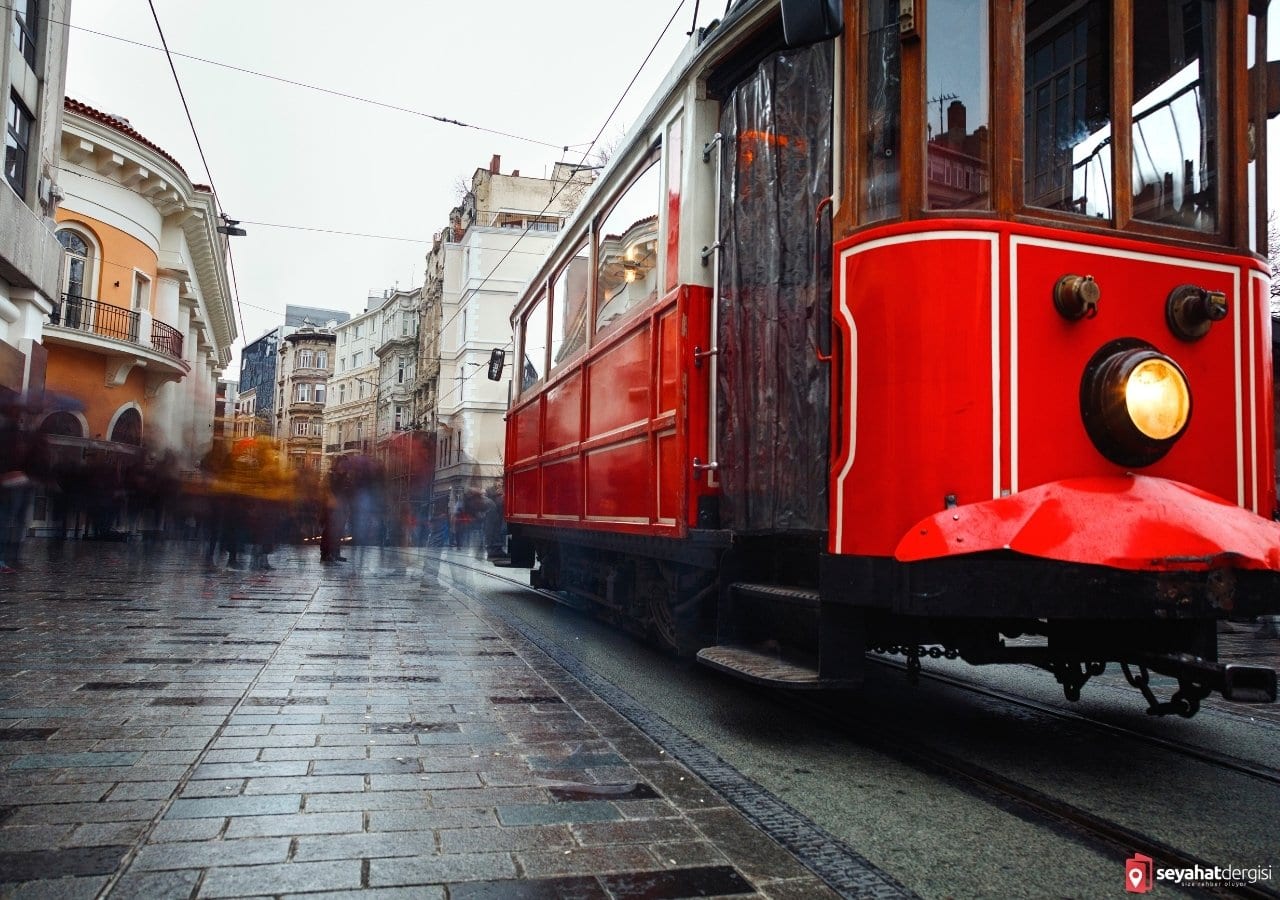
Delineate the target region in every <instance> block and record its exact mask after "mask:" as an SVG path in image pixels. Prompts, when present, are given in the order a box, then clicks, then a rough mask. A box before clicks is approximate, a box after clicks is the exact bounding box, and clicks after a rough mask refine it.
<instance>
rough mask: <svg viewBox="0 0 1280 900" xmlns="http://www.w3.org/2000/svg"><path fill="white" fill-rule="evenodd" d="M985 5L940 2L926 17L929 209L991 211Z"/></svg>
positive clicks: (983, 0)
mask: <svg viewBox="0 0 1280 900" xmlns="http://www.w3.org/2000/svg"><path fill="white" fill-rule="evenodd" d="M987 28H988V16H987V0H959V2H955V3H947V4H943V3H939V4H936V5H934V6H932V7H930V9H929V18H928V30H929V33H928V44H927V46H928V57H927V59H926V66H927V70H928V91H929V95H928V103H927V104H926V107H925V134H927V135H928V142H929V143H928V148H927V151H926V153H927V157H928V170H927V175H926V179H927V180H926V189H927V190H928V193H929V197H928V204H929V208H930V209H990V208H991V139H990V127H989V123H990V111H989V99H988V98H989V95H990V91H989V87H988V79H987V71H988V68H987V67H988V62H989V59H990V55H989V54H990V51H989V47H988V33H987Z"/></svg>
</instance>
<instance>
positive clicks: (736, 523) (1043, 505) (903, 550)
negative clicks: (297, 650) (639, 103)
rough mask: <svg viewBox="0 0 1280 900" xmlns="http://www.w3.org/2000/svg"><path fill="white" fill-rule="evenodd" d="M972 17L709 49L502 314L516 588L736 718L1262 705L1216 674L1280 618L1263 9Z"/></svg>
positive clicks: (739, 17) (732, 37) (693, 59)
mask: <svg viewBox="0 0 1280 900" xmlns="http://www.w3.org/2000/svg"><path fill="white" fill-rule="evenodd" d="M960 6H961V5H960V4H954V3H948V2H946V0H931V2H929V3H928V4H927V5H925V4H922V3H920V2H916V3H915V4H908V5H905V6H903V7H901V8H900V6H899V4H898V3H897V2H896V0H895V2H888V0H875V2H871V0H866V2H863V0H845V2H844V3H843V4H841V3H839V2H837V0H794V2H792V0H784V2H782V3H781V4H779V3H778V2H777V0H739V2H738V3H736V4H735V5H734V6H733V7H732V8H731V10H730V11H729V12H728V13H727V14H726V16H725V19H724V20H723V21H722V22H719V23H717V24H716V25H715V26H713V27H712V28H711V29H704V30H703V32H702V33H700V34H699V35H698V37H697V38H696V39H695V40H694V42H693V43H692V44H691V47H690V49H689V50H688V51H687V53H686V55H685V56H684V57H683V58H682V59H681V61H680V63H679V64H678V65H677V67H676V68H675V69H674V70H673V72H672V73H671V75H670V76H669V77H668V79H667V82H666V84H665V85H664V87H663V89H662V90H661V91H660V92H659V94H658V95H657V96H655V98H654V100H653V101H652V102H651V103H650V106H649V108H648V109H647V111H646V113H645V115H644V117H643V119H642V120H641V122H640V123H639V124H638V126H637V127H636V128H635V129H634V131H633V133H632V134H631V135H630V137H629V139H628V141H627V143H626V144H624V146H623V147H622V148H620V150H619V152H618V154H617V156H616V157H615V158H614V160H613V161H612V163H611V166H610V168H609V170H608V171H606V172H605V174H604V175H603V177H602V178H601V179H600V180H599V181H598V183H597V185H596V186H595V188H594V189H593V191H592V193H591V194H590V195H588V197H587V198H586V199H585V200H584V202H583V204H582V206H581V207H580V208H579V211H578V213H577V215H576V216H575V218H574V219H573V220H572V221H571V222H570V224H569V226H568V227H567V228H566V229H565V231H564V232H563V234H562V238H561V240H560V242H559V243H558V246H557V249H556V250H555V251H554V252H553V253H552V255H551V257H550V258H549V259H548V260H547V262H546V263H545V265H544V266H543V268H542V270H541V271H540V273H539V275H538V276H537V277H536V278H535V279H534V280H533V282H532V283H531V285H530V286H529V288H528V289H527V291H526V292H525V294H524V296H523V297H522V299H521V301H520V303H519V304H518V305H517V308H516V311H515V313H514V315H513V325H514V329H515V335H516V341H517V344H516V346H517V354H516V358H517V359H518V360H520V364H519V365H518V366H517V368H518V369H519V371H518V372H517V377H516V381H517V384H516V385H515V391H514V398H513V401H512V405H511V409H510V412H509V414H508V417H507V428H508V433H507V454H506V459H507V474H506V516H507V520H508V526H509V529H510V532H511V555H512V559H513V562H514V563H516V564H524V565H530V566H533V565H536V569H535V571H534V573H533V581H534V583H535V584H537V585H541V586H543V587H546V588H548V589H550V590H553V591H557V592H559V596H561V597H563V598H565V599H567V600H569V601H571V602H574V603H581V604H588V605H591V606H593V607H595V608H596V609H598V610H602V611H604V612H606V613H607V614H608V615H611V616H613V617H614V618H616V619H617V620H618V621H620V622H623V623H626V624H628V625H631V626H633V627H636V628H639V629H643V630H644V631H646V632H648V633H651V634H653V635H655V636H656V637H658V638H659V639H660V640H662V641H663V642H665V643H666V644H667V645H669V646H670V647H672V648H674V649H676V650H678V651H680V652H687V653H695V652H696V653H697V655H698V658H699V660H700V661H702V662H704V663H707V664H708V665H712V666H714V667H717V668H720V669H723V670H725V671H729V672H733V673H735V674H739V675H742V676H744V677H747V678H749V679H752V680H754V681H757V682H761V683H767V684H775V685H781V686H786V687H824V686H834V687H846V686H851V685H856V684H857V683H858V682H859V681H860V680H861V673H862V667H863V665H864V659H865V652H866V651H868V650H872V649H875V650H880V651H889V652H896V653H900V654H903V655H905V656H906V657H907V658H908V668H909V670H911V671H913V672H914V671H916V670H918V669H919V666H920V658H921V656H927V655H930V654H931V653H932V655H935V656H936V655H939V654H941V653H945V654H947V655H949V656H955V655H958V656H960V657H962V658H964V659H966V660H968V661H970V662H973V663H979V664H981V663H994V662H1026V663H1032V664H1035V665H1038V666H1040V667H1042V668H1045V669H1047V670H1049V671H1051V672H1053V673H1054V675H1055V676H1056V677H1057V678H1058V680H1059V681H1060V682H1061V683H1062V684H1063V686H1064V688H1065V690H1066V692H1067V695H1068V696H1069V697H1072V698H1073V699H1074V698H1075V697H1077V696H1078V695H1079V691H1080V687H1081V686H1082V685H1083V684H1084V682H1085V681H1087V679H1088V678H1089V677H1090V676H1091V675H1093V674H1096V673H1097V672H1099V671H1101V669H1102V668H1103V666H1104V665H1105V664H1106V663H1109V662H1117V663H1120V664H1122V665H1123V666H1124V667H1125V673H1126V675H1128V676H1129V677H1130V680H1131V681H1132V682H1133V683H1134V684H1135V685H1136V686H1138V687H1139V688H1140V689H1142V690H1143V693H1144V695H1145V696H1146V698H1147V700H1148V701H1149V703H1150V705H1151V710H1152V711H1154V712H1160V713H1165V712H1178V713H1181V714H1183V715H1190V714H1192V713H1194V712H1195V710H1196V708H1197V706H1198V703H1199V700H1200V699H1201V698H1202V697H1203V696H1205V695H1206V694H1207V693H1208V692H1209V691H1211V690H1216V691H1220V692H1222V693H1223V694H1224V695H1226V696H1228V697H1229V698H1232V699H1237V700H1242V701H1263V702H1265V701H1272V700H1274V698H1275V674H1274V673H1273V672H1271V671H1270V670H1262V669H1257V668H1253V667H1245V666H1230V665H1223V664H1221V663H1219V662H1218V661H1217V649H1216V622H1217V620H1218V619H1220V618H1222V617H1223V616H1225V615H1228V614H1233V613H1234V614H1239V615H1257V614H1263V613H1274V612H1277V611H1280V595H1278V593H1277V587H1278V586H1280V526H1277V525H1276V524H1275V523H1274V522H1273V521H1272V518H1273V515H1274V513H1275V510H1276V492H1275V478H1274V458H1275V457H1274V452H1275V444H1274V427H1275V423H1274V421H1273V405H1272V399H1273V398H1272V394H1273V384H1272V359H1271V346H1272V344H1271V318H1270V310H1269V296H1268V295H1269V290H1268V287H1269V268H1268V266H1267V264H1266V262H1265V261H1264V260H1263V258H1262V257H1261V256H1260V255H1259V254H1258V253H1256V252H1254V250H1253V249H1252V248H1255V247H1259V246H1262V247H1265V246H1266V243H1265V227H1266V226H1265V213H1264V212H1263V210H1265V208H1266V207H1265V202H1263V201H1264V188H1265V137H1264V133H1263V132H1264V130H1265V129H1264V128H1263V127H1262V123H1263V121H1264V119H1265V116H1266V115H1267V114H1268V112H1271V110H1268V109H1267V103H1266V97H1267V91H1266V69H1267V67H1265V66H1262V65H1260V64H1258V63H1257V62H1256V61H1254V60H1253V59H1252V58H1251V50H1250V47H1251V46H1252V45H1256V46H1265V34H1266V23H1265V8H1264V5H1263V4H1259V3H1257V2H1253V3H1250V2H1245V0H1225V2H1220V3H1216V4H1192V5H1191V6H1194V7H1197V8H1198V10H1199V11H1198V12H1197V11H1191V12H1189V11H1188V10H1189V9H1190V7H1189V6H1188V5H1186V4H1173V3H1167V2H1164V0H1115V2H1105V0H1079V2H1075V3H1069V4H1065V5H1064V4H1047V3H1045V2H1044V0H1017V2H1015V3H1013V4H998V3H993V4H989V5H988V17H987V19H986V20H985V21H979V22H977V23H976V25H974V24H972V23H968V22H966V24H965V25H964V26H963V27H964V28H970V27H976V28H977V30H978V33H977V37H976V38H975V39H974V40H973V41H965V40H961V39H959V38H960V37H963V35H961V36H957V35H955V34H953V33H952V32H953V31H954V30H955V29H956V28H957V27H959V26H957V25H956V24H955V20H954V16H955V15H957V14H958V13H957V11H958V9H959V7H960ZM979 6H980V7H982V6H983V4H979ZM1050 7H1052V9H1050ZM900 13H901V14H902V15H901V16H900V15H899V14H900ZM1152 17H1154V19H1155V21H1154V22H1152V23H1151V24H1152V25H1153V26H1154V27H1155V31H1156V32H1157V33H1161V34H1159V35H1158V36H1157V37H1155V38H1151V37H1149V36H1148V35H1147V33H1146V28H1147V27H1148V20H1149V19H1151V18H1152ZM1161 17H1163V18H1164V19H1167V21H1165V22H1163V24H1162V22H1161V21H1160V20H1161ZM842 24H843V26H844V27H843V28H841V25H842ZM1165 26H1167V27H1165ZM1170 35H1174V37H1170ZM931 36H932V37H933V41H932V42H931V41H930V37H931ZM1251 42H1254V43H1253V44H1252V45H1251ZM957 46H959V47H962V48H963V49H961V50H957V49H955V48H956V47H957ZM1015 51H1019V52H1015ZM957 72H959V73H968V75H967V76H965V75H963V74H962V75H956V74H955V73H957ZM966 77H968V79H969V81H970V82H972V83H970V84H967V85H966V86H965V87H963V88H957V89H958V90H962V91H963V92H964V93H963V94H960V95H957V94H954V93H947V92H946V91H945V90H944V89H945V88H946V87H948V84H949V82H948V80H947V79H958V80H959V81H961V82H963V81H964V80H965V78H966ZM935 78H938V79H940V80H938V81H937V82H936V84H935ZM934 91H936V96H933V97H930V96H929V94H930V93H932V92H934ZM961 96H963V97H964V100H963V101H962V100H960V99H959V97H961ZM1135 98H1137V99H1136V100H1135ZM947 100H951V101H952V103H951V106H950V107H949V108H948V109H947V121H945V122H942V121H939V123H938V127H937V129H936V131H935V129H934V125H933V117H932V110H933V109H934V107H933V104H935V103H937V104H938V107H937V108H938V110H939V112H941V110H942V103H945V102H946V101H947ZM1218 101H1221V102H1222V106H1221V107H1220V108H1219V110H1218V111H1217V112H1213V111H1212V109H1213V104H1215V103H1217V102H1218ZM966 103H969V104H972V105H973V107H974V108H975V110H976V111H977V112H978V113H979V114H980V115H978V116H977V117H976V118H980V119H984V120H985V121H982V122H981V123H980V124H979V125H977V126H976V127H974V128H973V129H970V128H969V127H968V123H967V118H968V115H969V114H970V111H969V110H968V109H967V108H966ZM983 109H988V110H991V111H996V114H995V115H986V114H982V111H983ZM1206 110H1210V111H1209V112H1206ZM1250 148H1252V153H1253V155H1252V157H1250ZM1170 154H1173V155H1172V156H1171V155H1170ZM1170 159H1173V162H1172V163H1170ZM1117 160H1124V162H1117ZM1166 166H1167V169H1166V168H1165V167H1166ZM1175 172H1176V174H1175ZM1135 670H1136V672H1135ZM1149 671H1155V672H1162V673H1165V674H1168V675H1171V676H1173V677H1174V678H1176V679H1177V680H1178V682H1179V688H1178V692H1177V694H1176V695H1175V696H1174V698H1173V699H1172V700H1171V701H1168V702H1160V701H1158V700H1157V699H1156V698H1155V697H1154V695H1153V693H1152V691H1151V689H1150V687H1149V685H1148V677H1149V676H1148V672H1149Z"/></svg>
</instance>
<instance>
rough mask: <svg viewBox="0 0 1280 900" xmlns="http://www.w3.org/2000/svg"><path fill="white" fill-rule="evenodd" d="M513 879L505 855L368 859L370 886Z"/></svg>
mask: <svg viewBox="0 0 1280 900" xmlns="http://www.w3.org/2000/svg"><path fill="white" fill-rule="evenodd" d="M515 876H516V866H515V862H514V861H513V860H512V858H511V854H509V853H466V854H456V855H449V856H412V857H405V858H392V859H371V860H369V885H370V886H371V887H392V886H396V885H409V884H441V883H443V882H454V881H480V880H493V879H500V878H514V877H515Z"/></svg>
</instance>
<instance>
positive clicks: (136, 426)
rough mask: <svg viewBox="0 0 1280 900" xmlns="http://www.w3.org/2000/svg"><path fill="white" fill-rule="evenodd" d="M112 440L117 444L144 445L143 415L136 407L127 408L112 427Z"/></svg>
mask: <svg viewBox="0 0 1280 900" xmlns="http://www.w3.org/2000/svg"><path fill="white" fill-rule="evenodd" d="M111 440H113V441H115V442H116V443H117V444H133V445H134V446H135V447H141V446H142V416H141V414H139V412H138V411H137V410H136V409H126V410H125V411H124V412H122V413H120V415H119V417H118V418H117V419H116V424H115V425H114V426H112V428H111Z"/></svg>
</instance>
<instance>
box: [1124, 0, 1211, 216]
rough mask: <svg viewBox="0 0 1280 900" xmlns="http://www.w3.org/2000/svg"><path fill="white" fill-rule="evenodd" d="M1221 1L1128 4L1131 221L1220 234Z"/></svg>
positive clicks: (1148, 0) (1138, 1)
mask: <svg viewBox="0 0 1280 900" xmlns="http://www.w3.org/2000/svg"><path fill="white" fill-rule="evenodd" d="M1218 6H1219V4H1216V3H1212V2H1184V0H1136V2H1135V3H1134V5H1133V22H1134V28H1133V217H1134V218H1135V219H1141V220H1142V221H1144V222H1159V223H1162V224H1165V225H1179V226H1182V227H1184V228H1195V229H1198V230H1200V231H1208V232H1212V231H1215V230H1216V229H1217V197H1216V193H1217V189H1218V171H1217V157H1218V154H1217V149H1218V129H1217V124H1216V121H1217V109H1218V102H1219V99H1220V98H1219V96H1218V94H1219V91H1218V89H1217V87H1216V82H1217V78H1216V66H1215V61H1216V58H1217V54H1216V53H1215V52H1214V46H1215V35H1216V33H1217V28H1216V24H1217V23H1216V13H1217V10H1218Z"/></svg>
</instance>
